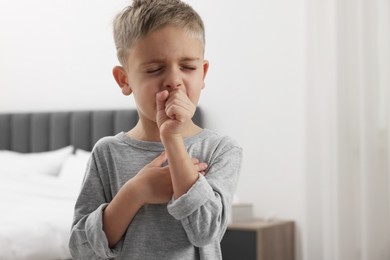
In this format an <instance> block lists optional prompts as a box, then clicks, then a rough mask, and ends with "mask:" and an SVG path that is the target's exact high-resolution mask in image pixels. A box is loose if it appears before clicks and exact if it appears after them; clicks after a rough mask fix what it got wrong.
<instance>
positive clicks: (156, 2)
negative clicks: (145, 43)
mask: <svg viewBox="0 0 390 260" xmlns="http://www.w3.org/2000/svg"><path fill="white" fill-rule="evenodd" d="M167 25H172V26H177V27H179V28H182V29H184V30H185V31H186V32H187V33H189V34H190V35H191V36H193V37H195V38H197V39H199V40H200V41H201V43H202V44H203V47H204V46H205V30H204V24H203V21H202V19H201V17H200V16H199V14H198V13H197V12H196V11H195V10H194V9H193V8H192V7H191V6H189V5H188V4H186V3H183V2H182V1H180V0H134V1H133V3H132V5H130V6H128V7H126V8H125V9H123V11H122V12H120V13H119V14H118V15H117V16H116V17H115V19H114V22H113V27H114V28H113V29H114V41H115V45H116V50H117V57H118V60H119V62H120V63H121V64H122V66H124V65H126V61H127V57H128V54H129V51H130V50H131V48H133V47H134V45H135V43H136V42H137V41H138V40H140V39H142V38H143V37H145V36H146V35H147V34H148V33H150V32H152V31H155V30H157V29H160V28H162V27H164V26H167Z"/></svg>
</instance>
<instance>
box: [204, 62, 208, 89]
mask: <svg viewBox="0 0 390 260" xmlns="http://www.w3.org/2000/svg"><path fill="white" fill-rule="evenodd" d="M208 71H209V61H208V60H204V61H203V81H204V79H205V78H206V75H207V72H208ZM204 87H205V84H204V83H203V87H202V89H204Z"/></svg>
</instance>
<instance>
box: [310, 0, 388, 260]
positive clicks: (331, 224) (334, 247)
mask: <svg viewBox="0 0 390 260" xmlns="http://www.w3.org/2000/svg"><path fill="white" fill-rule="evenodd" d="M307 6H308V9H307V11H308V12H307V13H308V16H307V24H308V33H307V35H308V38H307V72H308V77H307V87H308V89H307V90H308V91H307V93H308V96H307V100H308V102H307V111H308V114H307V119H308V120H307V139H306V140H307V159H308V163H307V183H306V184H307V189H306V195H307V196H306V197H307V205H306V209H307V212H306V217H307V221H306V225H305V228H304V229H305V230H304V234H306V236H305V238H304V259H306V260H389V259H390V1H389V0H329V1H326V0H308V1H307Z"/></svg>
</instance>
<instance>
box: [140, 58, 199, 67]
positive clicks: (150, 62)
mask: <svg viewBox="0 0 390 260" xmlns="http://www.w3.org/2000/svg"><path fill="white" fill-rule="evenodd" d="M199 60H200V58H195V57H183V58H180V59H179V62H189V61H190V62H191V61H199ZM164 61H165V60H164V59H152V60H149V61H146V62H143V63H141V66H146V65H149V64H155V63H164Z"/></svg>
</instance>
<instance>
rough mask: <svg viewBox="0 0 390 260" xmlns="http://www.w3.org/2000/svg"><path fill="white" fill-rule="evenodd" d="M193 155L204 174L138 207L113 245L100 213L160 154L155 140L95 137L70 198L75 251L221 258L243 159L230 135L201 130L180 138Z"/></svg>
mask: <svg viewBox="0 0 390 260" xmlns="http://www.w3.org/2000/svg"><path fill="white" fill-rule="evenodd" d="M184 142H185V146H186V148H187V151H188V153H189V154H190V156H191V157H194V158H197V159H199V161H201V162H205V163H207V164H208V169H207V170H206V176H203V175H201V174H199V179H198V180H197V182H196V183H195V184H194V185H193V186H192V187H191V188H190V190H189V191H188V192H187V193H186V194H184V195H183V196H181V197H180V198H178V199H176V200H173V199H172V200H171V201H170V202H169V203H168V204H159V205H151V204H147V205H144V206H143V207H141V208H140V210H139V211H138V212H137V214H136V215H135V217H134V218H133V220H132V222H131V223H130V225H129V226H128V228H127V231H126V233H125V235H124V236H123V237H122V239H121V240H120V241H119V242H118V243H117V245H115V247H114V248H112V249H110V248H109V247H108V242H107V238H106V236H105V233H104V231H103V228H102V227H103V222H102V215H103V210H104V208H105V207H106V206H107V204H108V203H109V202H110V201H111V200H112V199H113V197H114V196H115V195H116V194H117V192H118V191H119V189H120V188H121V187H122V186H123V185H124V184H125V182H126V181H128V180H129V179H130V178H132V177H134V176H135V175H136V174H137V173H138V172H139V171H140V170H141V169H142V168H143V167H144V166H145V165H146V164H148V163H150V162H151V161H152V160H153V159H154V158H156V157H157V156H158V155H160V154H161V152H162V151H163V150H164V147H163V145H162V144H161V143H159V142H146V141H139V140H134V139H131V138H129V137H128V136H127V135H126V134H125V133H123V132H122V133H119V134H117V135H116V136H112V137H105V138H102V139H101V140H99V141H98V143H97V144H96V145H95V147H94V149H93V152H92V156H91V159H90V161H89V163H88V167H87V171H86V175H85V178H84V182H83V185H82V188H81V192H80V195H79V197H78V200H77V202H76V205H75V215H74V219H73V225H72V231H71V238H70V242H69V248H70V251H71V254H72V256H73V257H74V259H88V260H91V259H107V258H114V259H142V260H149V259H158V260H162V259H167V260H173V259H180V260H187V259H188V260H190V259H210V260H216V259H222V255H221V249H220V241H221V239H222V237H223V234H224V233H225V230H226V227H227V222H228V217H229V215H230V210H231V203H232V200H233V194H234V192H235V188H236V183H237V179H238V174H239V170H240V167H241V160H242V149H241V148H240V147H239V146H238V145H237V144H236V143H235V142H234V141H233V140H232V139H230V138H228V137H221V136H219V135H218V134H216V133H215V132H213V131H210V130H207V129H205V130H203V131H202V132H201V133H199V134H198V135H196V136H193V137H189V138H185V139H184Z"/></svg>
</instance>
